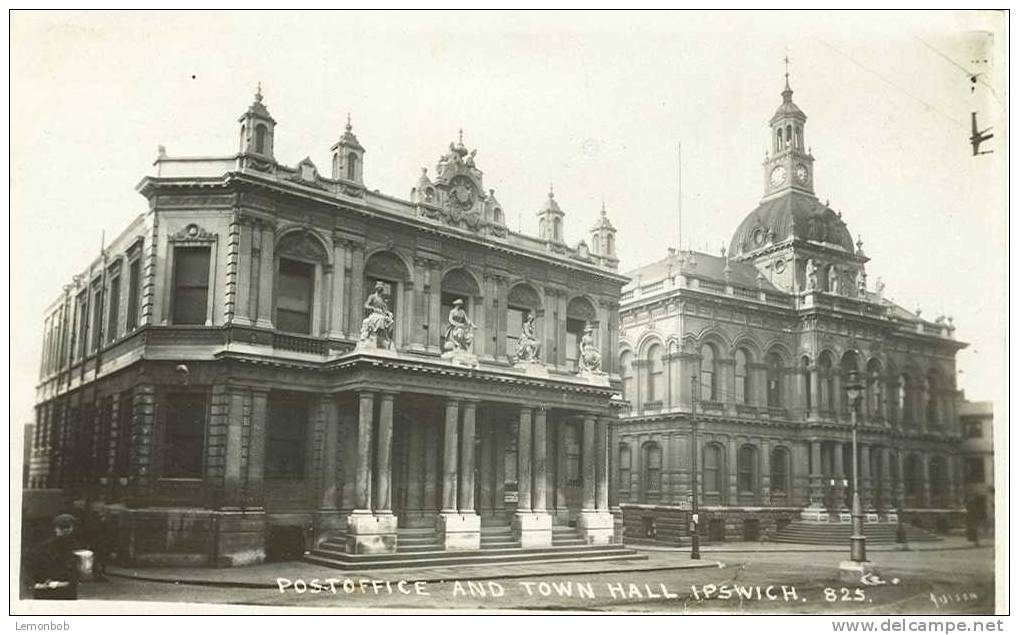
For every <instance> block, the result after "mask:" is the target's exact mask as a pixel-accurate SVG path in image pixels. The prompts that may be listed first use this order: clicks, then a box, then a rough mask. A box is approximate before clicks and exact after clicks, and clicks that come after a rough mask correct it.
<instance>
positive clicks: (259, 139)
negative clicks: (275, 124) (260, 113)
mask: <svg viewBox="0 0 1019 635" xmlns="http://www.w3.org/2000/svg"><path fill="white" fill-rule="evenodd" d="M268 134H269V130H268V128H266V127H265V124H261V123H260V124H258V125H257V126H255V152H258V153H259V154H265V137H266V135H268Z"/></svg>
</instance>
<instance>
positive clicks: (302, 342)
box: [272, 333, 329, 355]
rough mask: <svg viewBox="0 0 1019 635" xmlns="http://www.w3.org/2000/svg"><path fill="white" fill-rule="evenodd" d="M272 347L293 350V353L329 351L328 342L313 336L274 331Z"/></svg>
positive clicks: (323, 353)
mask: <svg viewBox="0 0 1019 635" xmlns="http://www.w3.org/2000/svg"><path fill="white" fill-rule="evenodd" d="M272 347H273V348H277V349H281V350H285V351H293V352H295V353H308V354H310V355H325V354H326V353H327V352H328V351H329V342H327V341H326V340H323V339H318V338H314V337H304V336H301V335H283V334H282V333H274V334H273V337H272Z"/></svg>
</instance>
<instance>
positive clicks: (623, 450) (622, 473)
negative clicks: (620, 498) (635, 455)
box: [619, 445, 630, 492]
mask: <svg viewBox="0 0 1019 635" xmlns="http://www.w3.org/2000/svg"><path fill="white" fill-rule="evenodd" d="M619 489H620V490H622V491H624V492H628V491H630V447H629V446H626V445H623V446H620V448H619Z"/></svg>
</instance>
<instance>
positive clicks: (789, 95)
mask: <svg viewBox="0 0 1019 635" xmlns="http://www.w3.org/2000/svg"><path fill="white" fill-rule="evenodd" d="M783 61H784V62H785V89H783V90H782V101H785V102H790V101H792V100H793V89H792V88H790V87H789V53H788V52H786V54H785V57H784V58H783Z"/></svg>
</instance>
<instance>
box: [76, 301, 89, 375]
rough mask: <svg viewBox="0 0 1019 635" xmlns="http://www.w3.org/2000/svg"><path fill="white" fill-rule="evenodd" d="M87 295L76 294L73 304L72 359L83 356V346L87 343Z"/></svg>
mask: <svg viewBox="0 0 1019 635" xmlns="http://www.w3.org/2000/svg"><path fill="white" fill-rule="evenodd" d="M87 311H88V294H87V292H85V291H82V292H81V293H79V294H78V300H77V302H76V303H75V308H74V319H75V327H76V328H75V335H76V337H77V339H76V340H75V342H74V357H75V359H80V358H81V357H83V356H84V355H85V346H86V342H87V341H88V313H87Z"/></svg>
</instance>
